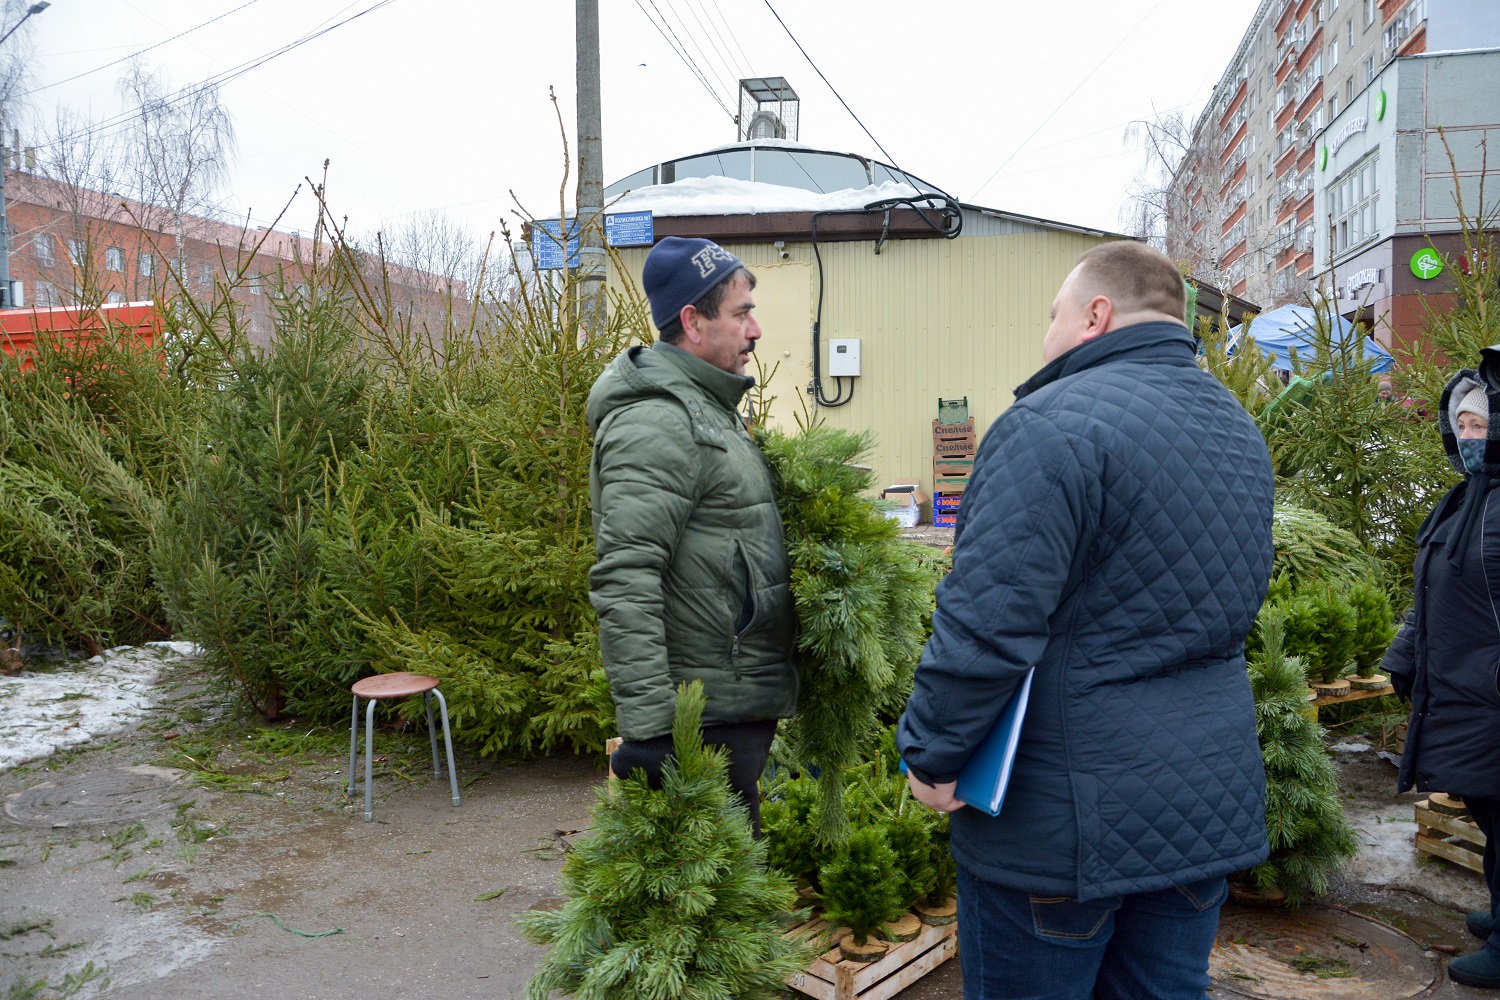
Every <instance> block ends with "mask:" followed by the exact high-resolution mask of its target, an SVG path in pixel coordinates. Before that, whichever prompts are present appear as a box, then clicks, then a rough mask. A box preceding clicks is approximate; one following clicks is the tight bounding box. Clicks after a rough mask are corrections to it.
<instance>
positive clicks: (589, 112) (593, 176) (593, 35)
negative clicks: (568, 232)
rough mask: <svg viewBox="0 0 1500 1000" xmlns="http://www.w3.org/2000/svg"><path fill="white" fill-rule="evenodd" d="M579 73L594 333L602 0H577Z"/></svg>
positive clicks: (582, 196) (585, 321)
mask: <svg viewBox="0 0 1500 1000" xmlns="http://www.w3.org/2000/svg"><path fill="white" fill-rule="evenodd" d="M576 8H577V21H576V28H575V33H576V35H577V46H578V50H577V59H578V64H577V76H578V198H577V204H578V209H577V212H578V225H579V227H580V230H581V231H580V232H579V240H578V318H579V335H580V336H581V337H585V338H589V337H593V336H594V335H595V333H597V332H598V331H600V330H602V329H603V327H604V324H605V316H604V301H605V300H604V271H605V259H606V255H605V250H604V143H603V140H602V139H601V134H602V133H603V131H604V126H603V123H602V120H603V114H602V111H601V110H600V101H599V0H576Z"/></svg>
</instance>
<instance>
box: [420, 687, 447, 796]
mask: <svg viewBox="0 0 1500 1000" xmlns="http://www.w3.org/2000/svg"><path fill="white" fill-rule="evenodd" d="M422 707H423V708H425V709H427V741H428V742H429V743H431V744H432V776H433V777H434V778H441V777H442V776H443V765H442V764H441V763H439V761H438V752H437V730H436V729H434V728H433V725H432V692H431V691H423V692H422Z"/></svg>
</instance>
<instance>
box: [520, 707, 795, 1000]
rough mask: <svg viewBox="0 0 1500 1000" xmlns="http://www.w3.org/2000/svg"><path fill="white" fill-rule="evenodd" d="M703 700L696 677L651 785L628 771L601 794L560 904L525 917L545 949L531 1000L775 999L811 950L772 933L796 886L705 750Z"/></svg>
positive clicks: (781, 923)
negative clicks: (775, 863)
mask: <svg viewBox="0 0 1500 1000" xmlns="http://www.w3.org/2000/svg"><path fill="white" fill-rule="evenodd" d="M704 700H705V699H704V695H703V687H702V685H701V684H699V683H696V682H695V683H693V684H692V685H685V686H683V687H681V688H679V689H678V694H677V711H676V716H675V718H674V721H673V727H672V738H673V745H674V747H675V750H676V752H675V756H674V757H671V758H668V760H667V762H666V763H665V765H664V766H663V768H662V780H661V787H660V789H656V790H653V789H652V788H651V787H650V786H649V784H648V783H647V781H646V779H645V776H644V775H643V774H640V773H637V774H636V775H633V776H630V777H626V778H622V779H621V780H619V781H616V782H614V783H613V787H612V788H609V789H604V790H601V791H600V793H599V797H598V802H597V803H596V805H595V806H594V813H593V833H592V835H590V836H588V837H585V838H583V839H582V840H580V841H579V842H578V844H577V846H576V847H575V849H574V851H573V853H571V854H570V855H568V858H567V860H566V861H565V862H563V869H562V887H563V891H564V892H565V893H566V894H567V896H568V902H567V904H566V905H565V906H563V908H562V909H560V910H556V911H550V912H543V911H532V912H530V913H526V914H523V915H522V917H521V918H520V921H519V923H520V926H521V930H522V932H523V933H524V934H525V935H526V936H527V937H528V938H530V939H531V940H532V941H535V942H536V943H538V944H544V945H550V946H551V950H550V951H549V952H548V953H547V956H546V958H544V959H543V960H542V963H541V965H540V967H539V968H538V969H537V972H536V974H535V975H534V976H533V977H532V979H531V981H530V982H529V983H528V984H527V988H526V995H527V997H528V998H530V1000H547V998H548V997H550V996H551V995H552V993H553V991H561V992H563V993H566V994H568V995H571V996H574V997H577V998H579V1000H615V998H618V1000H641V998H645V1000H710V998H719V997H773V996H778V995H779V994H780V992H781V990H782V988H783V987H784V986H785V983H786V980H787V978H788V977H789V976H791V975H792V974H794V973H795V972H796V971H797V970H798V969H799V968H800V967H801V966H802V964H803V963H804V961H805V960H806V957H807V956H806V955H804V954H803V952H802V950H801V946H800V945H799V944H796V943H794V942H792V941H789V940H787V939H786V938H783V937H782V936H781V932H782V931H783V930H784V929H785V924H786V922H787V919H788V915H789V914H790V912H791V910H792V908H793V906H794V905H795V904H796V892H795V890H794V888H793V885H792V882H791V880H790V879H789V878H787V877H786V876H785V875H783V874H781V873H780V872H775V871H769V870H767V868H766V863H765V859H766V848H765V842H764V841H757V840H755V839H754V838H753V837H752V836H751V833H750V820H749V815H748V813H747V812H746V811H745V807H744V806H743V805H742V804H741V803H740V801H739V799H738V798H736V797H735V795H734V793H733V792H732V791H731V790H730V787H729V781H728V777H727V761H726V756H725V754H724V751H723V750H721V749H717V748H716V749H705V748H704V746H703V735H702V732H701V730H700V728H699V726H700V722H701V720H702V717H703V705H704Z"/></svg>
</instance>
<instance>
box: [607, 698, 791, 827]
mask: <svg viewBox="0 0 1500 1000" xmlns="http://www.w3.org/2000/svg"><path fill="white" fill-rule="evenodd" d="M775 736H776V720H775V719H768V720H766V721H764V722H730V723H724V724H721V725H715V726H704V727H703V743H704V745H705V746H720V747H723V748H724V749H726V750H728V751H729V787H730V788H732V789H734V791H735V794H737V795H738V796H739V797H740V801H741V802H743V803H744V804H745V808H746V809H748V810H749V811H750V828H751V829H752V830H754V831H755V835H756V836H757V837H759V836H760V773H761V772H762V771H764V770H765V769H766V758H767V757H769V756H770V755H771V740H772V739H773V738H774V737H775ZM671 753H672V737H671V736H653V737H652V738H651V739H649V740H638V741H630V740H626V741H625V742H624V743H621V744H620V747H619V749H618V750H616V751H615V752H614V753H613V754H611V755H610V758H609V769H610V770H611V771H613V772H615V774H618V775H620V776H621V777H627V776H629V774H630V773H631V772H632V771H634V770H635V769H636V768H640V769H641V770H643V771H645V772H646V779H647V780H648V781H649V782H650V783H651V787H652V788H660V787H661V765H662V762H663V761H665V760H666V759H667V757H669V756H671Z"/></svg>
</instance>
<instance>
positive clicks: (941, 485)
mask: <svg viewBox="0 0 1500 1000" xmlns="http://www.w3.org/2000/svg"><path fill="white" fill-rule="evenodd" d="M968 488H969V477H968V476H938V477H935V478H934V479H933V480H932V492H934V493H944V494H948V495H950V496H951V495H954V494H962V493H963V492H964V490H966V489H968Z"/></svg>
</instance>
